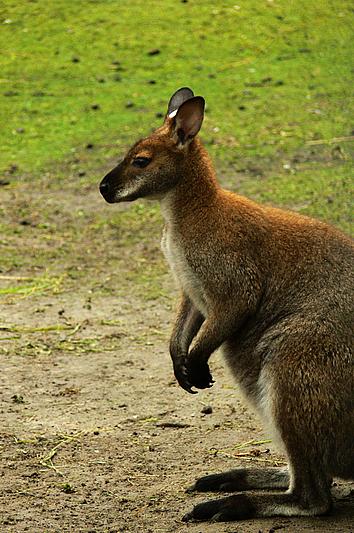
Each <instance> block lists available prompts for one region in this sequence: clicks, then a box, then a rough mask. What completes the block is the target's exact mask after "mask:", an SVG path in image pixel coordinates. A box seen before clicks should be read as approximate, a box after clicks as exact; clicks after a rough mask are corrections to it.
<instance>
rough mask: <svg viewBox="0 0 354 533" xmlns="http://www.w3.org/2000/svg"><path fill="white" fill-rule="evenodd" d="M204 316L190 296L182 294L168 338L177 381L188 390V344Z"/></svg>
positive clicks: (189, 384) (189, 385)
mask: <svg viewBox="0 0 354 533" xmlns="http://www.w3.org/2000/svg"><path fill="white" fill-rule="evenodd" d="M203 321H204V317H203V315H202V314H201V313H200V312H199V311H198V309H197V308H196V307H195V306H194V305H193V303H192V302H191V300H190V298H188V296H186V295H185V294H182V299H181V303H180V307H179V310H178V313H177V318H176V322H175V326H174V328H173V332H172V335H171V339H170V354H171V358H172V362H173V369H174V373H175V376H176V379H177V381H178V383H179V384H180V385H181V387H183V388H184V389H185V390H186V391H188V392H191V393H192V392H193V391H192V389H191V387H192V383H189V381H188V376H187V357H188V349H189V346H190V344H191V342H192V340H193V339H194V337H195V335H196V334H197V333H198V331H199V329H200V326H201V325H202V324H203Z"/></svg>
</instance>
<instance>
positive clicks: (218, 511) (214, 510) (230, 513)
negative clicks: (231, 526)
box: [182, 494, 255, 522]
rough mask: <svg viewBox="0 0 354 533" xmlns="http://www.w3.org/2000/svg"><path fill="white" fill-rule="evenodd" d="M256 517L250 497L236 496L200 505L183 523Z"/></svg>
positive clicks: (187, 515) (186, 516)
mask: <svg viewBox="0 0 354 533" xmlns="http://www.w3.org/2000/svg"><path fill="white" fill-rule="evenodd" d="M254 516H255V509H254V506H253V505H252V503H251V502H250V501H249V499H248V497H247V496H246V495H244V494H235V495H234V496H229V497H228V498H222V499H220V500H209V501H207V502H203V503H199V504H198V505H196V506H195V507H194V508H193V509H192V511H191V512H190V513H187V514H185V515H184V517H183V518H182V521H183V522H190V521H192V520H211V521H213V522H228V521H231V520H242V519H243V518H252V517H254Z"/></svg>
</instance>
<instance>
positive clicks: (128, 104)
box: [125, 100, 134, 109]
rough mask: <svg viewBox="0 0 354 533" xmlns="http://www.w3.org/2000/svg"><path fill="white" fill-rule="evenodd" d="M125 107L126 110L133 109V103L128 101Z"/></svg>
mask: <svg viewBox="0 0 354 533" xmlns="http://www.w3.org/2000/svg"><path fill="white" fill-rule="evenodd" d="M125 107H126V108H128V109H129V108H130V107H134V103H133V102H131V101H130V100H129V101H128V102H127V103H126V104H125Z"/></svg>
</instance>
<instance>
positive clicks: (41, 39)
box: [0, 0, 354, 172]
mask: <svg viewBox="0 0 354 533" xmlns="http://www.w3.org/2000/svg"><path fill="white" fill-rule="evenodd" d="M0 16H1V19H2V20H1V19H0V20H1V22H2V24H1V41H2V42H1V49H2V51H3V54H2V60H1V63H2V64H1V84H0V87H1V93H2V99H1V100H2V104H1V111H0V113H1V115H0V119H1V122H2V124H3V127H2V129H1V133H0V134H1V144H2V147H3V150H2V151H1V154H2V155H1V160H0V168H2V169H3V170H4V169H6V168H8V166H9V164H11V163H13V164H17V165H18V166H19V167H20V169H21V170H22V171H30V172H32V171H38V170H41V169H43V167H44V166H45V164H47V163H49V162H52V161H53V160H60V159H62V158H63V157H66V156H67V155H68V154H70V151H75V150H76V149H77V148H79V147H83V146H85V145H86V144H87V143H93V144H98V145H103V144H105V143H112V142H115V141H117V146H118V148H119V149H118V150H117V152H120V149H121V147H122V146H124V145H126V144H127V143H129V142H131V141H132V140H133V139H135V138H136V137H138V136H140V135H142V134H143V133H146V132H148V131H149V129H150V128H151V127H154V126H156V125H157V124H158V123H159V120H161V119H157V118H156V116H155V114H156V112H164V111H165V108H166V103H167V100H168V98H169V96H170V94H171V93H172V92H173V91H174V90H175V89H176V88H178V87H179V86H181V85H190V86H192V87H193V88H194V90H195V91H196V92H197V93H198V94H203V95H204V96H205V97H206V100H207V103H208V107H209V109H208V120H207V121H206V124H205V128H204V133H203V135H204V137H205V138H206V139H210V137H213V138H217V139H218V143H219V144H218V145H217V146H214V147H212V151H213V153H214V154H215V155H216V156H218V157H219V158H220V159H221V160H224V159H226V160H232V159H233V158H235V157H242V156H243V155H244V154H246V155H250V156H257V157H259V156H262V155H264V156H272V155H274V154H276V153H277V152H278V151H279V150H281V151H285V152H286V151H291V150H293V149H294V148H295V147H299V146H301V145H302V144H303V142H304V141H305V140H309V139H313V138H331V137H336V136H348V135H350V133H351V127H352V123H351V117H352V116H353V103H352V100H351V98H350V96H351V82H352V70H351V69H352V68H353V60H352V57H353V46H352V27H353V22H354V20H353V19H354V17H353V8H352V4H351V2H349V1H348V2H347V1H330V0H329V1H323V0H322V1H321V0H320V1H318V0H316V1H315V0H307V1H304V0H297V1H296V2H289V1H288V0H287V1H285V0H277V1H274V2H270V1H264V2H259V0H247V1H245V0H242V1H240V2H238V4H235V2H234V0H226V1H223V2H214V1H209V0H203V1H198V2H192V1H190V2H187V3H182V2H179V1H177V0H165V1H164V2H163V3H162V2H160V1H157V0H152V1H151V2H149V3H146V2H143V1H142V0H133V1H129V2H128V1H127V0H126V1H124V0H123V1H110V0H104V1H96V0H95V1H87V0H86V1H85V2H84V1H81V0H76V1H75V2H69V1H68V0H58V1H56V2H46V1H44V0H37V1H35V0H33V1H31V2H29V1H18V0H16V1H14V0H7V1H6V3H5V6H4V7H3V8H2V10H1V15H0ZM154 48H157V49H159V50H160V53H159V54H157V55H153V56H150V55H148V52H149V51H150V50H152V49H154ZM74 61H78V62H74ZM152 81H154V82H155V84H151V82H152ZM6 94H7V95H8V96H4V95H6ZM128 102H132V103H133V104H134V105H133V107H130V108H127V107H126V104H127V103H128ZM95 104H97V105H99V109H96V110H94V109H92V107H91V106H92V105H95ZM240 107H241V109H240ZM242 108H244V109H242ZM215 128H219V131H218V132H215V131H214V129H215ZM22 129H23V130H24V131H22ZM223 141H226V144H229V145H230V146H229V147H226V148H225V147H224V146H225V145H224V144H223ZM233 144H234V146H232V145H233Z"/></svg>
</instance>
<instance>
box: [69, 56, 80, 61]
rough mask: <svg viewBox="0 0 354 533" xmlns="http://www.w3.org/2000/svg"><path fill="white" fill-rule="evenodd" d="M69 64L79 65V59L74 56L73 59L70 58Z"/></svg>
mask: <svg viewBox="0 0 354 533" xmlns="http://www.w3.org/2000/svg"><path fill="white" fill-rule="evenodd" d="M71 62H72V63H80V58H79V57H76V56H74V57H72V58H71Z"/></svg>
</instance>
